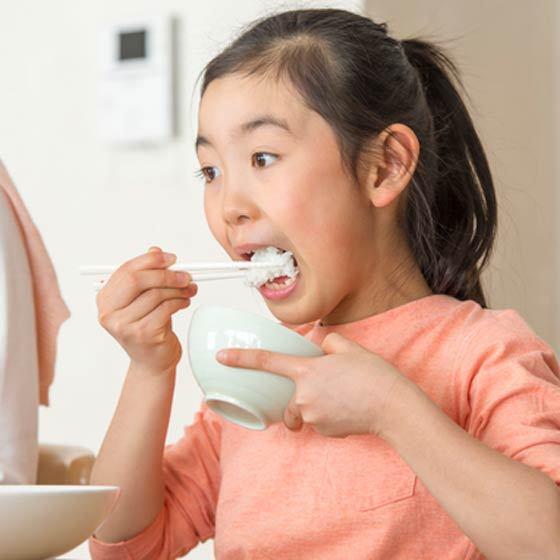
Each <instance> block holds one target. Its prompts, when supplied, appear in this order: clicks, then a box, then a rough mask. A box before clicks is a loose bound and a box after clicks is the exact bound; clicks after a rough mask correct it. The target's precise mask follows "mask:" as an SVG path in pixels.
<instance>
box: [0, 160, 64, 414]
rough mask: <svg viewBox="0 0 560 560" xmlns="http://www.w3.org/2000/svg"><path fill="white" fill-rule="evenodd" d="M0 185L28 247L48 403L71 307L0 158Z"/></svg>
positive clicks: (42, 399) (42, 398)
mask: <svg viewBox="0 0 560 560" xmlns="http://www.w3.org/2000/svg"><path fill="white" fill-rule="evenodd" d="M0 187H1V188H2V189H3V190H4V192H5V193H6V195H7V197H8V199H9V201H10V202H11V204H12V207H13V209H14V214H15V216H16V218H17V221H18V223H19V225H20V228H21V232H22V237H23V240H24V243H25V247H26V249H27V257H28V259H29V266H30V269H31V276H32V283H33V298H34V300H35V321H36V327H37V354H38V362H39V404H42V405H44V406H49V388H50V386H51V384H52V382H53V379H54V365H55V360H56V340H57V336H58V330H59V328H60V325H61V324H62V323H63V322H64V321H65V320H66V319H68V317H70V311H69V309H68V307H66V304H65V303H64V300H63V299H62V296H61V294H60V289H59V286H58V281H57V278H56V272H55V270H54V267H53V264H52V261H51V259H50V257H49V254H48V252H47V249H46V247H45V244H44V243H43V239H42V238H41V234H40V233H39V230H38V229H37V228H36V227H35V224H34V223H33V220H32V219H31V216H30V215H29V212H28V211H27V209H26V208H25V205H24V204H23V201H22V199H21V197H20V196H19V194H18V192H17V190H16V187H15V186H14V183H13V182H12V180H11V177H10V175H9V174H8V171H7V169H6V168H5V166H4V164H3V163H2V161H1V160H0Z"/></svg>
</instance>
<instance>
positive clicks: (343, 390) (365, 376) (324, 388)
mask: <svg viewBox="0 0 560 560" xmlns="http://www.w3.org/2000/svg"><path fill="white" fill-rule="evenodd" d="M321 347H322V349H323V350H324V351H325V352H326V355H324V356H318V357H313V358H302V357H300V356H292V355H288V354H280V353H277V352H269V351H266V350H253V349H241V348H229V349H227V355H226V358H225V359H224V358H221V353H220V352H218V354H217V356H216V357H217V359H218V361H219V362H220V363H222V364H224V365H228V366H233V367H242V368H249V369H260V370H265V371H269V372H271V373H277V374H280V375H284V376H285V377H289V378H290V379H292V380H293V381H294V382H295V384H296V389H295V392H294V395H293V397H292V399H291V400H290V403H289V404H288V406H287V407H286V410H285V411H284V423H285V424H286V426H287V427H288V428H290V429H291V430H298V429H300V428H301V426H302V424H303V422H306V423H307V424H311V425H312V426H313V428H314V429H315V431H317V432H319V433H320V434H322V435H325V436H332V437H346V436H348V435H351V434H375V435H377V436H381V437H382V434H383V430H384V426H385V423H386V421H387V418H386V405H387V402H388V401H389V399H391V398H398V396H397V397H395V395H397V393H398V390H395V389H397V388H399V387H400V386H401V385H402V384H407V383H408V384H410V383H412V381H410V380H409V379H408V378H407V377H406V376H405V375H404V374H403V373H402V372H401V371H399V370H398V369H397V368H396V367H394V366H393V365H391V364H390V363H389V362H387V361H385V360H384V359H383V358H381V356H379V355H378V354H374V353H373V352H370V351H369V350H367V349H366V348H364V347H363V346H361V345H360V344H358V343H357V342H354V341H352V340H349V339H347V338H345V337H343V336H342V335H340V334H338V333H329V334H328V335H327V336H326V337H325V338H324V340H323V344H322V345H321Z"/></svg>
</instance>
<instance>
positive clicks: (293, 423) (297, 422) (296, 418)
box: [284, 399, 303, 432]
mask: <svg viewBox="0 0 560 560" xmlns="http://www.w3.org/2000/svg"><path fill="white" fill-rule="evenodd" d="M284 424H285V425H286V427H287V428H288V429H289V430H292V431H295V432H297V431H299V430H301V428H302V427H303V418H302V417H301V414H300V412H299V409H298V407H297V405H296V404H295V402H294V400H293V399H292V400H291V401H290V402H289V403H288V406H287V407H286V409H285V410H284Z"/></svg>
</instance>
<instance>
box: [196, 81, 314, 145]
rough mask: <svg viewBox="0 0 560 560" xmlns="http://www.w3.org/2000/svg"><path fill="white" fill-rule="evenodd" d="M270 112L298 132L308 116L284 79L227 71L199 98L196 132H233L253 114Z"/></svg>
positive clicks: (296, 133) (209, 135)
mask: <svg viewBox="0 0 560 560" xmlns="http://www.w3.org/2000/svg"><path fill="white" fill-rule="evenodd" d="M262 114H269V115H270V114H272V115H275V116H276V117H278V118H280V119H282V120H285V121H287V122H288V124H289V126H290V129H291V131H292V132H293V133H294V135H296V136H297V135H298V133H299V132H300V131H301V129H302V128H304V127H305V126H306V125H307V124H308V121H309V119H310V118H311V114H312V111H310V110H309V109H308V108H307V107H306V106H305V105H304V103H303V102H302V100H301V97H300V96H299V94H298V93H297V92H296V90H295V89H294V88H293V87H292V86H291V85H289V84H288V83H286V82H284V81H276V80H273V79H271V78H264V77H260V76H259V77H257V76H249V77H246V76H241V75H238V74H231V75H228V76H225V77H223V78H218V79H216V80H213V81H212V82H211V83H210V85H209V86H208V87H207V88H206V91H205V92H204V95H203V97H202V100H201V102H200V110H199V116H198V128H199V134H201V135H204V136H208V137H217V136H219V135H220V134H230V133H233V132H234V131H235V130H236V129H237V128H238V127H239V125H240V124H241V123H244V122H248V121H250V120H251V119H252V118H254V117H255V115H262Z"/></svg>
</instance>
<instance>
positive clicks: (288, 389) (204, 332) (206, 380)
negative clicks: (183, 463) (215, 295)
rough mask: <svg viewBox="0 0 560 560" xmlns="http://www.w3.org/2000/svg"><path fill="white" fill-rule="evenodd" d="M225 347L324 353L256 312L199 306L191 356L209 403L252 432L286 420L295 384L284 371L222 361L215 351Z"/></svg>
mask: <svg viewBox="0 0 560 560" xmlns="http://www.w3.org/2000/svg"><path fill="white" fill-rule="evenodd" d="M222 348H259V349H263V350H270V351H273V352H281V353H283V354H292V355H298V356H307V357H311V356H321V355H323V354H324V352H323V350H322V349H321V348H320V347H319V346H317V345H316V344H313V343H312V342H311V341H309V340H308V339H306V338H305V337H303V336H301V335H300V334H298V333H296V332H295V331H293V330H291V329H290V328H288V327H285V326H283V325H282V324H280V323H278V322H276V321H273V320H271V319H268V318H266V317H263V316H261V315H258V314H256V313H251V312H248V311H241V310H238V309H232V308H229V307H223V306H219V305H201V306H199V307H198V308H197V309H196V310H195V311H194V312H193V315H192V317H191V322H190V325H189V331H188V341H187V349H188V356H189V362H190V366H191V369H192V372H193V375H194V378H195V379H196V381H197V383H198V385H199V386H200V388H201V389H202V392H203V393H204V398H205V401H206V403H207V404H208V407H209V408H210V409H211V410H213V411H214V412H216V413H217V414H219V415H221V416H222V417H224V418H226V419H227V420H229V421H231V422H234V423H235V424H239V425H240V426H243V427H245V428H249V429H253V430H265V429H266V428H267V427H268V426H269V425H270V424H272V423H273V422H281V421H282V418H283V414H284V410H285V408H286V406H287V405H288V403H289V401H290V399H291V397H292V395H293V393H294V390H295V384H294V382H293V381H292V380H291V379H290V378H288V377H286V376H283V375H278V374H275V373H270V372H267V371H261V370H253V369H245V368H238V367H231V366H226V365H224V364H221V363H220V362H218V360H217V359H216V354H217V353H218V351H219V350H221V349H222Z"/></svg>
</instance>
